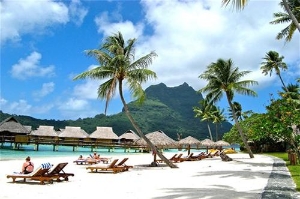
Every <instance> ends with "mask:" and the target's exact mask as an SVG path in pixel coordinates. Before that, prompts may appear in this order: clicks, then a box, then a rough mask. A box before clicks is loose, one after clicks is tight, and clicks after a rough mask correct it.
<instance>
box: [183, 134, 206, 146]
mask: <svg viewBox="0 0 300 199" xmlns="http://www.w3.org/2000/svg"><path fill="white" fill-rule="evenodd" d="M178 143H179V144H187V145H193V144H196V145H200V144H201V141H200V140H198V139H196V138H194V137H192V136H188V137H186V138H184V139H181V140H179V141H178Z"/></svg>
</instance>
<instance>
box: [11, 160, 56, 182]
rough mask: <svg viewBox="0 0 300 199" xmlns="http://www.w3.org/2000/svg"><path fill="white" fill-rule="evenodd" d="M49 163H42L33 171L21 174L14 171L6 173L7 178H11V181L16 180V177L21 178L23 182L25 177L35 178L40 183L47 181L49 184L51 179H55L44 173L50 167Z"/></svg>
mask: <svg viewBox="0 0 300 199" xmlns="http://www.w3.org/2000/svg"><path fill="white" fill-rule="evenodd" d="M51 166H52V165H51V164H50V163H44V164H42V165H41V166H39V167H38V168H37V169H35V170H34V171H33V172H31V173H29V174H22V173H14V174H10V175H7V176H6V177H7V178H12V179H13V182H16V179H17V178H23V179H24V180H23V182H26V179H30V180H36V181H40V184H45V182H49V183H50V184H52V183H53V179H55V178H54V177H53V176H48V175H46V173H47V172H48V171H49V169H50V168H51Z"/></svg>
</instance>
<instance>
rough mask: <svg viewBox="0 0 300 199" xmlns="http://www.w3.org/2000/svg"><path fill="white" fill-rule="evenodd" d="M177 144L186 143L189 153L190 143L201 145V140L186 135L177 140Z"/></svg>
mask: <svg viewBox="0 0 300 199" xmlns="http://www.w3.org/2000/svg"><path fill="white" fill-rule="evenodd" d="M178 144H180V145H187V146H188V154H190V151H191V146H192V145H196V146H199V145H201V141H200V140H198V139H196V138H194V137H192V136H188V137H186V138H184V139H182V140H179V141H178Z"/></svg>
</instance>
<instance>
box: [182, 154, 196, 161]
mask: <svg viewBox="0 0 300 199" xmlns="http://www.w3.org/2000/svg"><path fill="white" fill-rule="evenodd" d="M193 155H194V153H190V154H189V155H187V156H184V157H181V158H179V162H183V161H190V160H192V156H193Z"/></svg>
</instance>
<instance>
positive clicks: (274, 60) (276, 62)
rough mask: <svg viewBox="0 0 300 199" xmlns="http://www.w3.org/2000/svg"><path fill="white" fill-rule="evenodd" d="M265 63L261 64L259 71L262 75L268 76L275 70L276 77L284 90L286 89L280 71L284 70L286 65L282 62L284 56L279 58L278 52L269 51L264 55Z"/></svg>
mask: <svg viewBox="0 0 300 199" xmlns="http://www.w3.org/2000/svg"><path fill="white" fill-rule="evenodd" d="M263 59H264V60H265V61H263V62H262V63H261V67H260V69H261V70H262V73H263V74H264V75H268V74H269V73H270V76H271V75H272V72H273V70H275V72H276V75H278V77H279V79H280V81H281V83H282V85H283V87H284V88H286V86H285V84H284V82H283V80H282V77H281V74H280V69H282V70H286V69H287V65H286V63H285V62H283V59H284V56H280V55H279V53H278V52H276V51H272V50H271V51H269V52H267V53H266V56H265V57H264V58H263Z"/></svg>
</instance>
